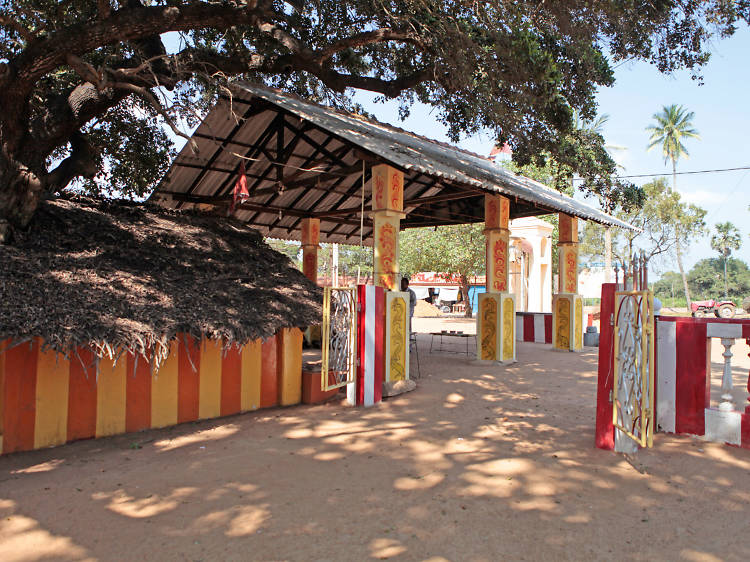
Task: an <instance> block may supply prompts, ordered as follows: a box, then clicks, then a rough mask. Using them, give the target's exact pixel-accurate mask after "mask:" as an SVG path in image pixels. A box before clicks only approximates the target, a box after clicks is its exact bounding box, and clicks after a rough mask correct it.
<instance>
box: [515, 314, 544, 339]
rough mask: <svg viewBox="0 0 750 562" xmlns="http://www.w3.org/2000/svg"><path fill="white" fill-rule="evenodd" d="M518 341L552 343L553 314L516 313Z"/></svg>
mask: <svg viewBox="0 0 750 562" xmlns="http://www.w3.org/2000/svg"><path fill="white" fill-rule="evenodd" d="M516 340H517V341H528V342H536V343H549V344H551V343H552V313H551V312H516Z"/></svg>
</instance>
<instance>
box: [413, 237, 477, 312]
mask: <svg viewBox="0 0 750 562" xmlns="http://www.w3.org/2000/svg"><path fill="white" fill-rule="evenodd" d="M485 267H486V256H485V237H484V223H479V224H459V225H450V226H441V227H437V228H435V229H432V228H413V229H409V230H406V231H404V232H402V233H401V236H400V240H399V268H400V269H401V273H403V274H404V275H413V274H414V273H419V272H420V271H436V272H438V273H443V274H446V275H449V276H453V275H458V276H459V278H460V279H461V288H462V291H463V294H464V297H466V295H468V294H469V279H470V278H471V277H472V276H474V275H480V274H483V273H484V272H485ZM471 313H472V310H471V302H470V301H469V299H468V298H466V316H471Z"/></svg>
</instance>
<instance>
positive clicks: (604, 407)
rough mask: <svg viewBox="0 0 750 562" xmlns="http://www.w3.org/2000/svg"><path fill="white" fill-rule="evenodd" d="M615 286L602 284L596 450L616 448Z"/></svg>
mask: <svg viewBox="0 0 750 562" xmlns="http://www.w3.org/2000/svg"><path fill="white" fill-rule="evenodd" d="M616 287H617V284H616V283H603V284H602V302H601V317H600V321H599V326H600V331H601V334H600V336H599V371H598V377H597V388H596V446H597V447H598V448H600V449H609V450H612V449H614V448H615V430H614V426H613V425H612V402H611V401H610V396H611V394H612V390H613V388H614V356H613V354H614V349H615V347H614V346H615V333H614V332H615V331H614V326H613V325H612V323H611V322H610V319H611V318H614V313H615V290H616Z"/></svg>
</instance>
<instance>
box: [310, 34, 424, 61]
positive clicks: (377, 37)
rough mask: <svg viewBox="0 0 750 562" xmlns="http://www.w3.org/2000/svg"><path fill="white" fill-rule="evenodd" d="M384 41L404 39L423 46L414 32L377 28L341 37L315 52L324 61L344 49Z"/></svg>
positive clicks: (318, 58) (318, 59)
mask: <svg viewBox="0 0 750 562" xmlns="http://www.w3.org/2000/svg"><path fill="white" fill-rule="evenodd" d="M383 41H403V42H406V43H414V44H416V45H420V46H422V45H423V44H422V42H421V41H420V40H419V39H418V38H417V37H416V36H415V35H413V34H410V33H404V32H402V31H394V30H391V29H375V30H373V31H365V32H363V33H357V34H355V35H352V36H351V37H346V38H344V39H340V40H339V41H336V42H334V43H332V44H331V45H329V46H328V47H326V48H325V49H321V50H320V51H317V52H316V53H315V58H316V60H317V61H318V62H324V61H326V60H328V59H330V58H331V57H332V56H333V55H335V54H336V53H338V52H340V51H343V50H344V49H353V48H356V47H364V46H365V45H371V44H373V43H380V42H383Z"/></svg>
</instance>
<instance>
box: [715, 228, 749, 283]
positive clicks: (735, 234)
mask: <svg viewBox="0 0 750 562" xmlns="http://www.w3.org/2000/svg"><path fill="white" fill-rule="evenodd" d="M740 246H742V237H741V236H740V231H739V230H738V229H737V227H736V226H734V225H733V224H732V223H731V222H728V221H727V222H720V223H718V224H717V225H716V234H714V235H713V236H711V248H712V249H713V250H716V251H717V252H719V256H721V258H722V259H723V260H724V296H725V297H726V295H727V294H728V292H729V281H728V279H727V259H728V258H729V256H730V255H732V250H739V249H740Z"/></svg>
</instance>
